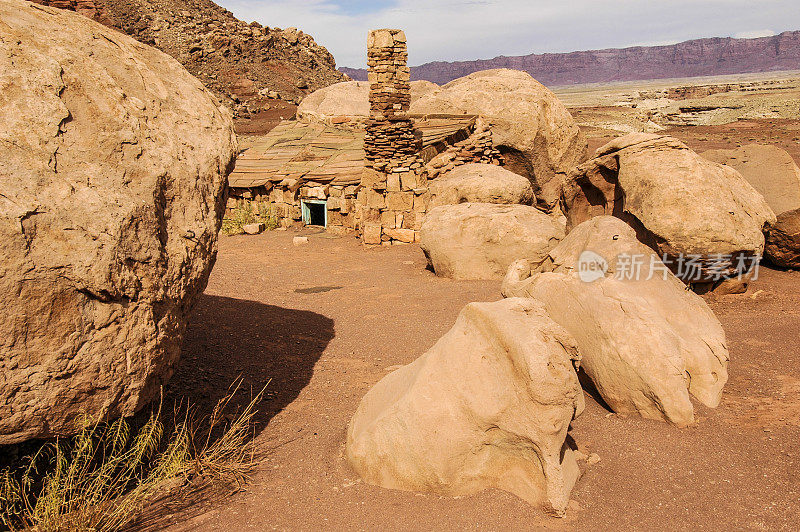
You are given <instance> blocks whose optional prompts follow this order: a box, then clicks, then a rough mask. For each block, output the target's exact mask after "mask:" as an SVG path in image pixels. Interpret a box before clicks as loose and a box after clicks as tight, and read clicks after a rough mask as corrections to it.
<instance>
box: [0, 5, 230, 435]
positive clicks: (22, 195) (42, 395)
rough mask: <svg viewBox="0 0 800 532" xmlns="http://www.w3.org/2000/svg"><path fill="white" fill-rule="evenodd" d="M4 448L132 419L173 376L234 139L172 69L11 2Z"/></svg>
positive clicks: (0, 414) (61, 14) (1, 319)
mask: <svg viewBox="0 0 800 532" xmlns="http://www.w3.org/2000/svg"><path fill="white" fill-rule="evenodd" d="M0 20H2V24H0V189H1V190H2V194H1V195H0V259H1V260H0V308H1V309H2V312H0V330H2V331H3V334H2V336H1V337H0V444H7V443H15V442H20V441H23V440H27V439H30V438H35V437H48V436H53V435H56V434H67V433H70V432H72V431H73V430H74V429H75V424H76V421H77V420H78V418H79V417H80V416H81V415H82V414H83V413H86V414H89V415H91V416H95V417H97V416H107V417H115V416H120V415H130V414H133V413H134V412H135V411H137V410H138V409H139V408H141V407H142V406H143V405H145V404H146V403H147V402H148V401H150V400H151V399H152V398H153V397H154V396H155V395H156V394H157V393H158V390H159V386H160V385H161V384H163V383H164V382H166V380H167V379H168V378H169V377H170V375H171V372H172V368H173V366H174V364H175V363H176V361H177V359H178V356H179V353H180V344H181V340H182V335H183V332H184V328H185V325H186V320H187V316H188V313H189V311H190V309H191V307H192V304H193V302H194V300H195V299H196V297H197V296H198V295H199V294H200V293H201V292H202V290H203V289H204V287H205V284H206V282H207V279H208V275H209V273H210V271H211V267H212V265H213V262H214V258H215V255H216V240H217V232H218V230H219V227H220V224H221V215H222V212H223V210H224V207H225V205H224V199H225V198H224V196H225V194H224V191H225V182H226V176H227V173H228V172H229V171H230V169H231V168H232V166H233V159H234V154H235V153H236V139H235V136H234V134H233V126H232V121H231V117H230V113H229V112H228V111H226V110H224V109H223V108H221V107H220V105H219V103H218V102H217V101H216V99H215V98H214V96H213V95H212V94H211V93H210V92H208V91H207V90H206V89H205V88H203V85H202V84H201V83H200V82H199V81H198V80H197V79H195V78H194V77H192V76H191V75H190V74H189V73H188V72H186V70H184V69H183V67H182V66H181V65H180V64H179V63H178V62H177V61H175V60H174V59H172V58H170V57H168V56H167V55H164V54H163V53H161V52H159V51H158V50H155V49H153V48H150V47H148V46H145V45H143V44H140V43H138V42H136V41H134V40H133V39H131V38H129V37H126V36H124V35H122V34H120V33H117V32H115V31H113V30H110V29H108V28H105V27H103V26H101V25H99V24H97V23H95V22H92V21H91V20H89V19H87V18H84V17H80V16H76V15H75V14H70V13H68V12H65V11H60V10H58V9H54V8H49V7H42V6H39V5H36V4H33V3H30V2H24V1H22V0H0Z"/></svg>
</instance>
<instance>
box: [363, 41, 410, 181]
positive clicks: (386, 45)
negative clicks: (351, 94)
mask: <svg viewBox="0 0 800 532" xmlns="http://www.w3.org/2000/svg"><path fill="white" fill-rule="evenodd" d="M367 65H368V66H369V83H370V89H369V106H370V118H369V120H368V121H367V124H366V135H365V137H364V151H365V152H366V158H367V163H368V165H369V166H371V167H372V168H374V169H375V170H378V171H383V172H390V171H391V170H392V169H394V168H398V167H404V166H408V165H410V164H411V163H412V162H413V161H414V159H415V158H416V156H417V154H418V153H419V152H420V150H421V149H422V140H421V137H419V136H418V135H416V134H415V132H414V125H413V123H412V121H411V119H409V118H408V109H409V106H410V105H411V85H410V84H409V80H410V70H409V68H408V49H407V46H406V35H405V33H404V32H403V31H401V30H391V29H382V30H372V31H370V32H369V36H368V38H367Z"/></svg>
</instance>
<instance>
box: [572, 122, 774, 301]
mask: <svg viewBox="0 0 800 532" xmlns="http://www.w3.org/2000/svg"><path fill="white" fill-rule="evenodd" d="M563 209H564V212H565V214H566V216H567V226H568V228H570V229H571V228H572V227H575V226H577V225H579V224H581V223H583V222H584V221H586V220H588V219H590V218H592V217H594V216H599V215H603V214H609V215H613V216H616V217H618V218H621V219H622V220H624V221H625V222H627V223H628V224H629V225H630V226H631V227H633V228H634V229H635V230H636V233H637V236H638V237H639V239H640V240H641V241H642V242H644V243H645V244H647V245H649V246H650V247H651V248H653V249H654V250H655V251H657V252H658V254H659V256H660V257H661V258H662V259H665V260H666V261H667V262H668V263H669V264H668V265H669V266H671V267H672V268H673V269H674V270H675V271H676V274H677V275H678V276H679V277H681V279H682V280H684V281H685V282H687V283H692V284H694V285H696V288H698V289H703V290H705V289H708V288H714V289H717V288H720V287H722V285H723V284H724V285H725V289H728V290H743V289H746V282H742V283H736V284H735V285H732V284H731V283H730V282H720V277H724V278H729V277H731V276H735V277H738V278H739V279H740V280H741V279H743V277H742V276H741V274H742V273H746V272H747V271H752V267H753V266H754V264H755V260H756V258H757V257H759V256H760V255H762V254H763V252H764V234H763V231H764V229H765V227H766V226H767V225H768V224H772V223H774V222H775V214H774V213H773V212H772V209H770V207H769V205H767V202H766V201H765V200H764V197H763V196H762V195H761V194H759V193H758V192H757V191H756V190H755V189H754V188H753V186H752V185H750V183H748V182H747V181H746V180H745V179H744V178H743V177H742V175H741V174H740V173H739V172H737V171H736V170H734V169H733V168H731V167H729V166H725V165H721V164H717V163H713V162H711V161H708V160H706V159H704V158H702V157H700V156H699V155H698V154H696V153H695V152H694V151H692V150H690V149H689V147H688V146H686V145H685V144H684V143H682V142H680V141H678V140H676V139H674V138H672V137H667V136H660V135H653V134H648V133H632V134H629V135H625V136H623V137H619V138H618V139H615V140H613V141H611V142H610V143H608V144H606V145H605V146H603V147H601V148H599V149H598V150H597V152H596V157H595V158H594V159H592V160H590V161H588V162H586V163H584V164H582V165H580V166H578V167H577V168H575V169H574V170H573V172H571V174H570V176H569V178H568V179H567V181H566V183H565V184H564V192H563ZM689 261H691V266H687V264H689ZM720 274H721V275H720ZM710 279H715V280H714V281H713V282H711V281H710Z"/></svg>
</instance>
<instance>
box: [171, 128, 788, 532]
mask: <svg viewBox="0 0 800 532" xmlns="http://www.w3.org/2000/svg"><path fill="white" fill-rule="evenodd" d="M799 132H800V121H797V120H746V121H739V122H736V123H733V124H728V125H725V126H691V127H682V128H673V129H671V130H669V131H667V133H668V134H670V135H673V136H676V137H678V138H680V139H682V140H684V141H685V142H687V143H688V144H689V145H690V146H691V147H692V148H694V149H696V150H698V151H703V150H705V149H712V148H730V147H735V146H737V145H740V144H747V143H749V142H759V143H772V144H777V145H779V146H781V147H783V148H784V149H788V150H789V151H790V153H792V155H793V156H794V157H795V159H796V160H798V161H800V145H798V143H797V136H798V134H799ZM587 133H588V134H589V135H590V136H591V139H590V148H591V149H594V148H596V147H598V146H600V145H601V144H603V143H605V142H607V141H608V140H610V138H611V137H612V136H613V134H610V133H609V134H608V135H607V136H604V135H600V136H598V135H597V134H596V133H595V132H593V131H587ZM297 234H298V233H297V232H293V231H272V232H268V233H265V234H262V235H258V236H236V237H222V238H221V241H220V252H219V258H218V261H217V264H216V267H215V268H214V271H213V273H212V275H211V280H210V283H209V286H208V289H207V290H206V293H205V295H204V296H203V297H202V299H201V301H200V302H199V304H198V307H197V310H196V312H195V314H194V317H193V320H192V322H191V324H190V326H189V330H188V333H187V338H186V342H185V346H184V353H183V359H182V361H181V365H180V367H179V369H178V372H177V373H176V375H175V376H174V378H173V380H172V382H171V384H170V386H169V390H168V393H169V395H170V397H172V398H175V399H179V398H181V397H187V398H191V399H192V401H194V402H198V401H199V406H200V407H201V408H208V407H209V406H210V405H213V404H214V403H215V402H216V401H217V400H218V399H219V398H220V397H221V396H222V395H224V393H225V390H226V388H227V386H228V385H229V384H230V383H231V382H232V381H233V380H234V379H235V378H236V377H237V376H240V375H241V376H242V377H243V379H244V382H245V385H246V387H247V388H248V389H253V390H258V389H260V388H261V387H262V386H263V385H264V384H266V383H267V382H269V385H268V387H267V390H268V392H267V395H266V398H265V400H264V401H263V402H262V403H261V404H260V405H259V408H260V410H261V413H260V415H259V428H258V433H257V435H256V439H255V442H256V446H257V448H258V453H259V457H258V460H259V462H258V466H257V468H256V471H255V472H254V474H253V477H252V482H251V483H250V484H249V485H247V486H246V487H245V489H243V490H242V491H240V492H238V493H235V494H232V495H230V496H225V497H222V498H219V499H218V500H208V501H205V502H203V503H201V504H196V505H194V506H193V507H192V508H191V510H190V511H189V512H184V511H181V512H177V513H175V514H174V515H173V516H172V517H171V519H172V521H173V523H177V524H173V525H172V529H173V530H226V531H227V530H269V529H277V530H290V529H291V530H310V529H326V530H328V529H330V530H343V529H354V530H373V529H414V530H434V529H436V530H443V529H448V530H450V529H483V530H488V529H491V530H511V529H554V530H578V529H580V530H609V529H611V530H622V529H625V530H654V529H671V530H720V529H750V530H777V529H784V530H797V529H798V528H799V527H800V473H799V472H798V466H800V307H799V306H798V301H800V272H787V271H777V270H773V269H769V268H767V267H763V266H762V268H761V271H760V275H759V278H758V279H757V280H756V281H754V282H753V283H752V284H751V287H750V290H749V292H748V293H747V294H743V295H729V296H714V295H711V296H706V299H707V301H708V303H709V305H710V306H711V308H712V309H713V310H714V312H715V313H716V314H717V316H718V317H719V319H720V321H721V322H722V324H723V326H724V327H725V330H726V333H727V335H728V345H729V348H730V355H731V362H730V366H729V372H730V380H729V381H728V384H727V386H726V388H725V392H724V398H723V401H722V404H721V405H720V406H719V407H718V408H717V409H708V408H705V407H703V406H702V405H700V404H697V403H696V404H695V407H696V417H697V422H696V423H695V424H694V425H693V426H691V427H689V428H686V429H678V428H675V427H672V426H670V425H667V424H665V423H660V422H656V421H647V420H643V419H640V418H636V417H623V416H618V415H616V414H613V413H611V412H609V411H607V410H606V409H604V408H603V407H602V406H601V405H600V404H598V403H597V402H596V401H595V400H593V399H592V397H591V396H589V395H588V394H587V408H586V411H585V412H584V414H583V415H582V416H581V417H580V418H578V419H577V420H576V421H575V422H574V423H573V425H572V430H571V435H572V437H573V438H574V440H575V442H576V444H577V446H578V448H579V449H580V450H582V451H583V452H584V453H586V454H589V453H597V454H598V455H599V456H600V462H599V463H597V464H595V465H593V466H591V467H588V468H584V469H585V473H584V475H583V477H582V478H581V480H580V481H579V482H578V484H577V486H576V488H575V489H574V490H573V493H572V500H573V502H572V503H571V504H570V509H569V511H568V514H567V516H566V518H563V519H557V518H551V517H548V516H546V515H544V514H543V513H542V512H540V511H539V510H536V509H534V508H531V507H529V506H528V505H526V504H525V503H523V502H522V501H521V500H519V499H517V498H516V497H514V496H513V495H510V494H508V493H505V492H502V491H497V490H489V491H485V492H483V493H479V494H476V495H473V496H468V497H444V496H438V495H430V494H415V493H406V492H400V491H392V490H386V489H382V488H378V487H373V486H368V485H365V484H364V483H363V482H361V481H359V480H358V478H357V477H356V475H355V474H354V473H353V472H352V471H351V470H350V469H349V468H348V466H347V464H346V462H345V461H344V459H343V450H344V440H345V430H346V427H347V423H348V421H349V420H350V417H351V416H352V414H353V412H354V411H355V409H356V407H357V405H358V402H359V401H360V399H361V397H362V396H363V395H364V394H365V393H366V392H367V390H369V388H370V387H371V386H372V385H374V384H375V383H376V382H377V381H378V380H379V379H381V378H382V377H383V376H384V375H386V374H387V373H388V372H390V371H392V370H393V369H394V368H396V367H397V366H398V365H402V364H407V363H409V362H411V361H413V360H414V359H415V358H417V357H418V356H419V355H421V354H422V353H423V352H425V351H426V350H427V349H428V348H429V347H430V346H432V345H433V344H434V342H435V341H436V340H437V339H438V338H439V337H440V336H441V335H442V334H443V333H445V332H446V331H447V330H448V329H449V328H450V327H451V326H452V324H453V322H454V320H455V318H456V315H457V314H458V312H459V311H460V309H461V308H462V307H463V306H464V305H465V304H466V303H469V302H471V301H493V300H497V299H499V298H500V297H501V296H500V290H499V288H500V287H499V282H497V281H479V282H478V281H472V282H465V281H452V280H447V279H439V278H437V277H436V276H435V275H434V274H433V273H431V272H430V271H428V270H426V268H425V266H426V262H425V258H424V256H423V254H422V252H421V250H420V249H419V247H418V246H416V245H405V246H391V247H377V248H374V247H372V248H367V247H365V246H363V245H361V244H360V243H359V242H358V241H357V240H356V239H355V238H354V237H351V236H343V237H335V236H332V235H328V234H326V233H324V232H315V230H312V229H306V230H304V231H302V232H301V233H299V234H307V235H308V236H309V243H308V244H306V245H302V246H294V245H293V244H292V237H293V236H296V235H297ZM246 400H247V397H243V398H242V401H243V402H246ZM226 495H227V494H226Z"/></svg>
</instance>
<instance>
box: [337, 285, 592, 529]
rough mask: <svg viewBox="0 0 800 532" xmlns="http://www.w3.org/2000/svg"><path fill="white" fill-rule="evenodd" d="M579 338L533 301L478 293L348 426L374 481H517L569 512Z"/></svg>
mask: <svg viewBox="0 0 800 532" xmlns="http://www.w3.org/2000/svg"><path fill="white" fill-rule="evenodd" d="M579 358H580V357H579V356H578V351H577V349H576V347H575V341H574V340H573V339H572V337H570V335H569V334H567V333H566V332H565V331H564V330H563V329H562V328H561V327H559V326H558V325H556V324H555V323H553V321H552V320H551V319H550V318H548V317H547V315H546V313H545V312H544V309H543V308H542V306H541V304H540V303H538V302H535V301H533V300H530V299H507V300H504V301H497V302H494V303H471V304H469V305H467V306H466V307H465V308H464V309H463V310H462V311H461V314H460V315H459V317H458V319H457V321H456V323H455V325H454V326H453V328H452V329H451V330H450V331H449V332H448V333H447V334H445V335H444V336H443V337H442V338H441V339H440V340H439V341H438V342H437V343H436V345H434V346H433V347H432V348H431V349H430V350H428V352H427V353H425V354H424V355H422V356H421V357H420V358H418V359H417V360H416V361H414V362H412V363H411V364H409V365H408V366H404V367H402V368H400V369H398V370H396V371H394V372H392V373H390V374H389V375H387V376H386V377H384V378H383V379H381V381H379V382H378V383H377V384H376V385H375V386H374V387H373V388H372V389H371V390H370V391H369V392H368V393H367V395H366V396H364V398H363V399H362V400H361V403H360V404H359V406H358V410H357V411H356V413H355V415H354V416H353V419H352V420H351V422H350V426H349V428H348V431H347V446H346V451H345V454H346V457H347V460H348V462H349V463H350V465H351V466H352V467H353V469H355V471H356V472H357V473H358V474H359V475H360V476H361V478H362V479H364V481H365V482H367V483H369V484H375V485H378V486H383V487H385V488H393V489H401V490H409V491H424V492H434V493H442V494H447V495H466V494H471V493H475V492H478V491H481V490H483V489H485V488H499V489H503V490H506V491H509V492H511V493H513V494H515V495H517V496H518V497H520V498H522V499H524V500H525V501H527V502H529V503H531V504H534V505H537V506H541V507H543V508H544V509H545V510H547V511H549V512H551V513H554V514H556V515H563V514H564V511H565V509H566V507H567V503H568V501H569V494H570V491H571V489H572V486H573V485H574V484H575V481H576V480H577V478H578V476H579V470H578V467H577V464H576V462H575V457H574V455H573V452H572V450H571V449H570V448H569V447H568V446H567V444H566V443H565V438H566V436H567V430H568V429H569V424H570V422H571V421H572V419H573V418H574V417H576V416H577V415H579V414H580V412H581V411H582V410H583V406H584V403H583V392H582V391H581V389H580V386H579V384H578V378H577V375H576V374H575V369H574V366H573V365H577V364H578V361H579Z"/></svg>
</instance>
